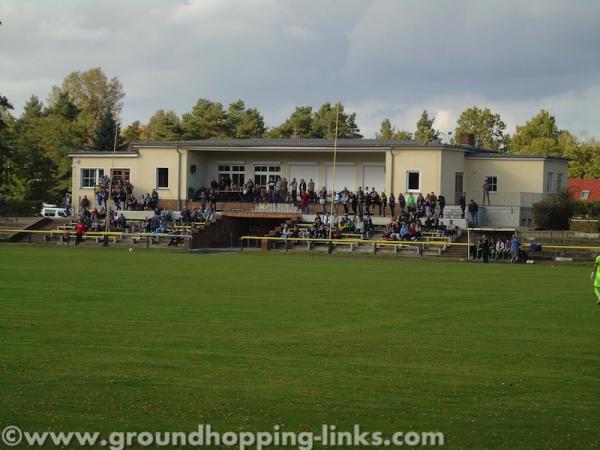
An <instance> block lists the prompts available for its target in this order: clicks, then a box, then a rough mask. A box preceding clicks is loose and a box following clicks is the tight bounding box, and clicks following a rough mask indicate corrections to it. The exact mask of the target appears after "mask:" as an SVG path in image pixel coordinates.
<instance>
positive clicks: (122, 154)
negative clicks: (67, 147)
mask: <svg viewBox="0 0 600 450" xmlns="http://www.w3.org/2000/svg"><path fill="white" fill-rule="evenodd" d="M113 155H114V156H116V157H117V158H136V157H137V156H138V152H134V151H131V150H124V151H118V152H110V151H109V152H71V153H69V155H68V156H69V157H70V158H75V157H77V156H91V157H107V156H108V157H112V156H113Z"/></svg>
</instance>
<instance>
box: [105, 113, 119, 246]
mask: <svg viewBox="0 0 600 450" xmlns="http://www.w3.org/2000/svg"><path fill="white" fill-rule="evenodd" d="M118 135H119V114H118V113H117V118H116V119H115V139H114V141H113V154H112V161H111V163H110V174H109V175H110V176H109V179H108V198H107V199H106V218H105V224H106V227H105V231H106V232H107V233H108V231H109V230H110V214H109V211H110V206H109V205H110V198H111V196H112V183H113V180H112V176H113V174H112V172H113V170H114V168H115V158H116V153H117V137H118ZM106 236H107V235H105V236H104V238H106Z"/></svg>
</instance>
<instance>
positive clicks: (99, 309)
mask: <svg viewBox="0 0 600 450" xmlns="http://www.w3.org/2000/svg"><path fill="white" fill-rule="evenodd" d="M589 275H590V268H589V267H584V266H558V265H557V266H551V265H533V266H529V265H507V264H498V265H487V266H484V265H482V264H466V263H452V262H441V261H435V260H415V259H387V258H373V257H354V258H350V257H342V256H333V257H332V256H327V255H283V254H275V253H270V254H268V255H265V254H257V253H245V254H237V253H236V254H213V255H199V254H186V253H167V252H160V251H152V250H149V251H145V250H136V251H135V252H133V253H128V252H127V251H126V250H125V249H85V248H79V249H77V248H64V247H58V248H53V247H41V248H40V247H37V248H36V247H32V246H17V245H3V246H0V289H1V295H0V297H1V301H0V317H1V320H0V343H1V345H0V399H1V411H0V428H3V427H4V426H6V425H7V424H14V425H19V426H21V427H22V428H23V429H26V430H55V431H58V430H63V431H72V430H89V431H94V430H99V431H105V432H108V431H112V430H149V431H157V430H172V431H192V430H194V429H196V428H197V424H199V423H207V424H211V425H212V427H213V429H218V430H222V431H226V430H240V429H244V430H271V429H272V427H273V425H274V424H281V425H282V427H283V428H284V429H286V430H295V431H300V430H306V429H310V430H314V431H318V430H319V429H320V426H321V424H335V425H337V427H338V429H351V427H352V425H353V424H361V426H362V428H363V429H367V430H379V431H383V432H385V433H390V434H391V433H392V432H394V431H397V430H401V431H408V430H417V431H429V430H440V431H443V432H445V433H446V448H456V449H464V448H478V449H479V448H502V449H515V448H553V449H563V448H565V449H566V448H582V449H583V448H595V447H598V446H600V381H599V373H600V370H599V369H600V362H599V361H600V358H599V354H600V353H599V351H600V307H597V306H596V305H595V299H594V295H593V290H592V285H591V282H590V279H589Z"/></svg>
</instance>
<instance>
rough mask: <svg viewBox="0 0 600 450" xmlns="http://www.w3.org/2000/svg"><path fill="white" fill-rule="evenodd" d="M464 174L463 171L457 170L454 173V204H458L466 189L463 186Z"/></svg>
mask: <svg viewBox="0 0 600 450" xmlns="http://www.w3.org/2000/svg"><path fill="white" fill-rule="evenodd" d="M463 176H464V174H463V173H462V172H456V174H455V175H454V204H455V205H458V201H459V200H460V196H461V195H462V193H463V191H464V186H463Z"/></svg>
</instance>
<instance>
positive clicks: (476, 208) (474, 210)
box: [469, 199, 479, 226]
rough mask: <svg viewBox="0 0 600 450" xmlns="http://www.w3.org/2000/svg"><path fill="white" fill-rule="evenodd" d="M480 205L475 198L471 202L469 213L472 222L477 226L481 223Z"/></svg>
mask: <svg viewBox="0 0 600 450" xmlns="http://www.w3.org/2000/svg"><path fill="white" fill-rule="evenodd" d="M478 212H479V205H478V204H477V203H475V201H474V200H473V199H471V201H470V202H469V214H470V215H471V223H472V224H473V225H475V226H477V225H479V220H478V217H477V216H478Z"/></svg>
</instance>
